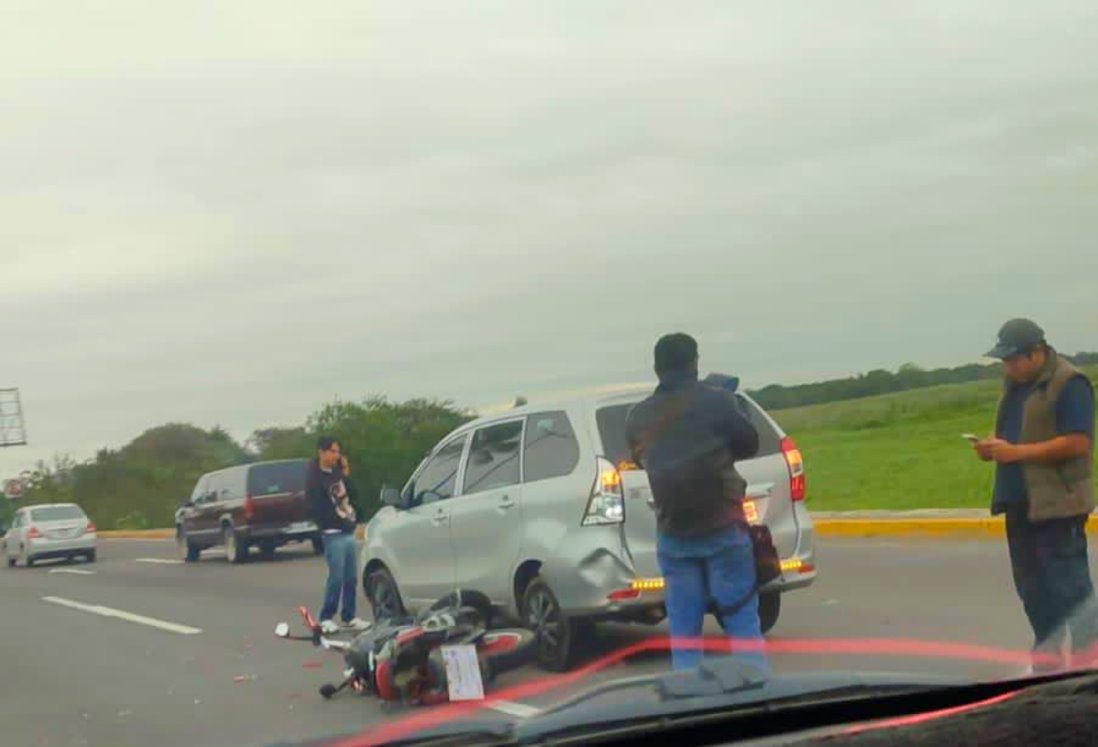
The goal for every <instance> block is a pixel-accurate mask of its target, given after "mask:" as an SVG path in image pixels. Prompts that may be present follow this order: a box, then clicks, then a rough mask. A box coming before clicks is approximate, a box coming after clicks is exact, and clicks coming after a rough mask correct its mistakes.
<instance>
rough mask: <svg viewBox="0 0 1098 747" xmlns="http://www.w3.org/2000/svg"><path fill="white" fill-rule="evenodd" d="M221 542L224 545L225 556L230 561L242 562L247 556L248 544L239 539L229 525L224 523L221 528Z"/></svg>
mask: <svg viewBox="0 0 1098 747" xmlns="http://www.w3.org/2000/svg"><path fill="white" fill-rule="evenodd" d="M221 542H222V544H224V545H225V557H226V558H227V559H228V561H229V562H230V563H243V562H244V561H245V560H246V559H247V558H248V546H247V545H246V544H244V542H242V541H241V540H240V538H239V537H238V536H237V533H236V530H235V529H233V528H232V526H231V525H229V524H226V525H225V526H224V527H223V528H222V529H221Z"/></svg>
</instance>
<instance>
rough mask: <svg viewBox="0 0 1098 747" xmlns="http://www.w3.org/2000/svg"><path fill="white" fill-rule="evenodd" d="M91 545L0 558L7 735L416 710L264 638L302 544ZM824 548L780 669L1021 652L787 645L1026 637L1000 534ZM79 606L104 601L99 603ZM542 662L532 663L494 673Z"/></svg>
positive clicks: (283, 608)
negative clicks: (263, 551)
mask: <svg viewBox="0 0 1098 747" xmlns="http://www.w3.org/2000/svg"><path fill="white" fill-rule="evenodd" d="M99 558H100V559H99V562H98V563H95V564H94V565H85V564H81V563H76V564H72V565H67V564H51V563H43V564H41V565H39V566H36V567H35V568H32V569H29V570H25V569H23V568H17V569H6V568H5V569H3V570H0V614H2V617H3V628H2V631H3V634H2V641H3V642H2V644H0V667H2V675H0V743H2V744H3V745H5V746H11V747H17V746H18V745H36V746H39V745H41V746H46V745H48V746H50V747H54V746H57V745H105V746H106V745H109V746H110V747H124V746H125V745H135V746H136V745H140V746H141V747H147V746H148V745H156V746H157V747H171V746H172V745H187V746H188V747H191V746H193V745H218V746H221V745H226V746H227V745H258V744H270V743H272V742H276V741H291V740H300V739H306V738H312V737H320V736H325V735H332V734H337V733H347V732H348V731H350V730H355V729H363V730H366V729H369V728H370V727H371V726H377V725H378V724H381V723H384V722H388V721H393V720H396V719H400V718H403V717H406V716H408V715H409V714H410V713H412V712H420V709H407V708H402V707H398V706H386V705H383V704H380V703H378V702H376V701H374V700H372V699H364V698H359V697H357V696H353V695H349V694H348V695H345V696H341V697H339V698H337V699H335V700H333V701H330V702H326V701H323V700H322V699H321V698H320V697H319V696H318V695H317V692H316V688H317V687H318V686H319V685H320V684H322V683H324V682H327V681H331V680H335V679H338V677H339V672H340V661H339V660H338V658H337V657H335V656H333V655H331V654H327V653H325V652H317V651H314V650H313V649H312V647H310V646H309V645H308V644H305V643H291V642H287V641H281V640H279V639H277V638H275V637H274V635H273V633H272V631H273V628H274V625H275V623H276V622H277V621H279V620H290V621H293V622H296V620H295V619H294V618H295V607H296V606H297V605H299V604H307V605H310V606H313V607H314V608H315V606H316V605H317V604H318V602H319V597H320V587H321V584H322V581H323V576H324V569H323V564H322V562H321V560H320V559H319V558H316V557H314V556H313V555H312V552H311V550H309V549H306V548H305V547H300V549H297V548H293V547H291V548H284V549H282V550H280V551H279V553H278V555H277V557H276V559H275V560H274V561H271V562H262V561H258V560H255V561H253V562H250V563H248V564H245V565H240V566H233V565H230V564H228V563H227V562H226V561H225V560H224V558H223V557H216V556H211V557H209V558H208V559H207V558H205V557H204V559H203V561H202V562H200V563H198V564H194V565H183V564H181V563H178V562H175V545H174V543H172V542H170V541H152V542H149V541H137V540H114V541H102V542H101V544H100V549H99ZM818 560H819V567H820V577H819V580H818V581H817V583H816V585H815V586H813V587H812V588H810V589H806V590H802V591H798V592H795V593H792V594H789V595H787V596H786V597H785V600H784V607H783V611H782V617H781V620H780V621H779V623H778V625H777V627H776V628H775V630H774V632H773V633H772V635H771V637H770V640H771V641H772V643H773V644H774V645H775V646H776V647H779V648H781V649H782V650H781V651H780V652H779V653H776V654H774V655H773V656H772V661H773V665H774V668H775V670H776V671H778V672H793V671H804V670H821V669H833V670H834V669H839V670H859V671H882V670H883V671H895V672H938V673H948V674H957V675H962V676H970V677H973V678H979V677H996V676H1008V675H1010V674H1012V673H1016V672H1017V671H1018V670H1019V669H1020V668H1021V667H1020V665H1019V664H1018V663H1011V662H1008V661H998V662H993V661H975V660H970V659H963V658H956V657H942V656H939V655H937V654H936V653H935V652H934V651H911V652H910V655H905V656H897V655H895V654H894V653H889V652H888V651H885V650H881V649H882V645H883V644H876V643H873V642H865V643H866V644H867V645H868V647H869V649H870V652H869V653H849V652H846V653H844V652H838V651H835V650H834V649H835V647H834V646H832V645H825V646H824V647H823V648H824V649H825V650H823V651H811V652H809V653H804V652H799V651H798V650H796V647H797V646H800V645H802V644H803V642H805V641H807V642H809V643H811V642H814V641H815V642H818V641H827V640H830V639H844V640H845V639H856V640H857V639H865V638H872V639H879V638H889V639H895V638H903V639H918V640H922V641H949V642H956V643H965V644H973V645H978V646H985V647H999V648H1003V649H1012V650H1014V651H1017V652H1019V653H1020V652H1022V651H1023V650H1024V649H1025V648H1026V647H1027V646H1028V643H1029V636H1028V629H1027V626H1026V624H1025V621H1024V618H1023V616H1022V612H1021V608H1020V605H1019V603H1018V602H1017V600H1016V598H1015V596H1014V592H1013V589H1012V587H1011V583H1010V576H1009V569H1008V567H1007V558H1006V549H1005V547H1004V546H1003V544H1002V543H1001V541H992V540H988V541H964V542H960V541H922V542H916V541H910V542H901V541H883V540H842V541H839V540H831V541H825V542H823V543H822V546H821V547H820V549H819V555H818ZM150 561H152V562H150ZM89 571H90V573H88V572H89ZM81 572H82V573H81ZM47 598H49V599H47ZM87 606H90V607H92V608H102V607H106V608H109V610H107V612H108V616H104V615H103V614H101V613H102V612H103V611H104V610H102V609H99V613H95V612H91V611H88V609H86V607H87ZM364 607H365V605H364ZM363 611H364V612H368V608H367V609H364V610H363ZM119 615H121V616H119ZM132 615H137V616H142V617H141V618H138V619H137V620H134V619H132V617H130V616H132ZM146 618H151V620H150V619H146ZM711 632H714V633H716V632H717V629H716V628H715V627H713V628H712V631H711ZM663 633H665V629H664V628H663V627H662V626H660V627H656V628H646V627H638V626H627V625H616V626H604V627H603V628H600V630H599V634H598V636H597V639H596V640H595V641H593V642H592V646H591V649H592V652H591V656H592V657H598V656H600V655H605V654H608V653H611V652H612V651H614V650H617V649H620V648H622V647H624V646H627V645H629V644H631V643H636V642H638V641H641V640H644V639H645V638H649V637H653V636H658V635H660V634H663ZM874 649H877V650H876V651H875V652H874ZM667 666H668V660H667V657H666V656H664V655H659V654H649V655H645V656H643V657H640V658H639V659H636V660H632V661H630V662H627V663H624V664H621V665H616V666H614V667H611V668H609V669H607V670H605V671H602V672H600V673H598V674H597V675H595V676H592V677H586V678H584V679H583V681H582V682H581V683H576V684H573V685H570V686H568V687H564V688H558V689H557V690H554V691H551V692H547V693H544V694H541V695H539V696H538V697H536V698H531V699H528V700H526V701H524V702H523V703H520V704H519V706H518V708H517V709H515V708H512V709H511V710H512V711H518V712H521V711H522V710H524V707H525V708H526V709H528V708H531V707H534V708H536V707H543V706H545V705H547V704H548V703H551V702H553V701H554V700H557V699H561V698H564V697H566V696H568V695H569V694H570V693H574V692H575V691H576V690H577V689H578V688H580V687H588V686H590V685H592V684H593V683H594V682H596V681H598V680H599V679H606V678H611V677H619V676H626V675H634V674H639V673H648V672H654V671H660V670H663V669H666V668H667ZM542 676H543V675H542V674H541V673H540V672H538V671H536V670H535V669H534V668H533V667H531V668H528V669H527V670H524V671H520V672H515V673H512V674H510V675H508V676H506V677H504V678H503V681H502V682H500V683H498V686H501V687H505V686H508V685H511V684H515V683H521V682H524V681H529V680H532V679H533V678H538V677H542ZM499 717H500V718H509V716H506V715H504V714H502V713H500V714H499Z"/></svg>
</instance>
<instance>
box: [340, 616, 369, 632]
mask: <svg viewBox="0 0 1098 747" xmlns="http://www.w3.org/2000/svg"><path fill="white" fill-rule="evenodd" d="M343 627H344V628H345V629H347V630H369V629H370V628H372V627H374V624H373V623H372V622H370V621H368V620H363V619H362V618H361V617H356V618H355V619H354V620H347V621H346V622H344V623H343Z"/></svg>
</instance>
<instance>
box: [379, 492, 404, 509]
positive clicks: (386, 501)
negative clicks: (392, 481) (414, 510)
mask: <svg viewBox="0 0 1098 747" xmlns="http://www.w3.org/2000/svg"><path fill="white" fill-rule="evenodd" d="M381 505H382V506H393V507H395V508H400V507H401V506H403V505H404V500H403V499H402V498H401V497H400V491H399V490H397V489H396V488H382V489H381Z"/></svg>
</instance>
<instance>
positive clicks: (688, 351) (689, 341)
mask: <svg viewBox="0 0 1098 747" xmlns="http://www.w3.org/2000/svg"><path fill="white" fill-rule="evenodd" d="M655 358H656V373H657V374H664V373H669V372H671V371H686V370H689V369H690V367H691V366H693V365H694V364H695V363H697V362H698V341H697V340H695V339H694V338H693V337H691V336H690V335H688V334H686V333H684V332H675V333H674V334H670V335H664V336H663V337H661V338H660V339H659V341H658V342H656V352H655Z"/></svg>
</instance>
